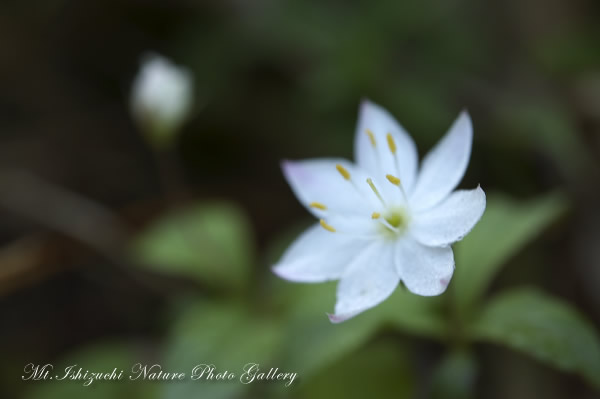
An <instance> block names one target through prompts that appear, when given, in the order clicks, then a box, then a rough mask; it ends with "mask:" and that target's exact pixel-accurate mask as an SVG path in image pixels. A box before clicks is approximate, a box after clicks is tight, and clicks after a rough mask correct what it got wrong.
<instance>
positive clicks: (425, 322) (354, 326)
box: [281, 282, 446, 378]
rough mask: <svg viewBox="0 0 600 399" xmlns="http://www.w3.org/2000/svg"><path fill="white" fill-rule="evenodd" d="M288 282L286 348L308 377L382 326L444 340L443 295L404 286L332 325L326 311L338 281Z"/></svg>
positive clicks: (289, 361)
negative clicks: (426, 294) (421, 294)
mask: <svg viewBox="0 0 600 399" xmlns="http://www.w3.org/2000/svg"><path fill="white" fill-rule="evenodd" d="M281 285H282V286H283V285H285V286H287V290H286V293H287V295H288V298H287V299H286V300H285V301H284V304H283V308H284V309H283V311H284V312H285V313H286V316H287V319H288V320H287V323H286V325H287V327H288V331H287V336H286V341H287V342H292V343H293V344H292V345H289V346H287V347H286V348H285V350H286V353H285V355H284V359H285V364H286V367H287V368H290V369H294V370H297V371H298V372H299V373H301V375H302V377H303V378H310V376H312V375H315V374H317V373H318V372H319V371H320V370H322V369H323V368H324V367H326V366H328V365H330V364H332V363H334V362H335V361H337V360H339V359H340V358H341V357H343V356H346V355H348V354H349V353H352V352H353V351H355V350H357V349H358V348H360V347H362V345H364V343H365V342H367V341H368V340H369V339H370V338H371V337H373V335H375V334H376V333H377V332H378V331H379V330H380V329H381V328H382V327H385V326H392V327H394V328H397V329H398V330H400V331H403V332H408V333H410V334H414V335H417V336H425V337H429V338H435V339H442V338H444V337H445V333H446V321H445V319H444V318H443V316H442V313H441V309H440V306H439V305H440V304H441V301H440V299H439V298H424V297H418V296H416V295H413V294H411V293H409V292H406V291H404V290H403V288H401V287H399V288H398V289H397V290H396V292H394V294H392V296H391V297H390V298H388V299H387V300H386V301H384V302H383V303H382V304H380V305H378V306H376V307H375V308H373V309H369V310H367V311H365V312H363V313H361V314H359V315H358V316H356V317H354V318H352V319H350V320H347V321H345V322H343V323H340V324H332V323H331V322H330V321H329V319H328V317H327V315H326V313H327V312H331V311H332V310H333V307H334V302H335V295H336V294H335V290H336V283H326V284H310V285H297V284H296V285H293V284H291V283H288V282H281Z"/></svg>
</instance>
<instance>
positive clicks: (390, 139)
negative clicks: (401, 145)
mask: <svg viewBox="0 0 600 399" xmlns="http://www.w3.org/2000/svg"><path fill="white" fill-rule="evenodd" d="M387 143H388V147H390V151H391V152H392V154H395V153H396V142H395V141H394V138H393V137H392V134H391V133H388V134H387Z"/></svg>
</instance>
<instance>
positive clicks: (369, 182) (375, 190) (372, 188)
mask: <svg viewBox="0 0 600 399" xmlns="http://www.w3.org/2000/svg"><path fill="white" fill-rule="evenodd" d="M367 184H368V185H369V186H370V187H371V190H373V192H374V193H375V195H376V196H377V198H379V201H381V203H382V204H383V205H385V201H384V200H383V198H382V197H381V194H379V191H377V187H375V184H373V180H371V178H370V177H369V178H368V179H367Z"/></svg>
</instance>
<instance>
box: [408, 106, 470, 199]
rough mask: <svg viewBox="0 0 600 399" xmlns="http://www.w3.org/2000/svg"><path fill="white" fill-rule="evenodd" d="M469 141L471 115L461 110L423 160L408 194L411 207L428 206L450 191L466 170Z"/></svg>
mask: <svg viewBox="0 0 600 399" xmlns="http://www.w3.org/2000/svg"><path fill="white" fill-rule="evenodd" d="M472 141H473V127H472V124H471V118H470V117H469V114H467V112H465V111H463V112H462V113H461V114H460V115H459V116H458V118H457V119H456V121H455V122H454V123H453V124H452V126H451V127H450V130H448V133H446V135H445V136H444V137H443V138H442V139H441V140H440V141H439V143H437V144H436V146H435V147H434V148H433V149H432V150H431V151H430V152H429V154H427V156H425V158H424V159H423V163H422V166H421V171H420V172H419V176H418V177H417V182H416V185H415V189H414V191H413V192H412V194H411V195H410V203H411V206H412V207H413V209H415V210H424V209H428V208H430V207H432V206H434V205H435V204H437V203H438V202H440V201H441V200H443V199H444V198H445V197H446V196H447V195H448V194H449V193H450V192H451V191H452V190H454V188H455V187H456V186H457V185H458V183H459V182H460V180H461V179H462V177H463V176H464V174H465V170H466V169H467V165H468V163H469V157H470V156H471V144H472Z"/></svg>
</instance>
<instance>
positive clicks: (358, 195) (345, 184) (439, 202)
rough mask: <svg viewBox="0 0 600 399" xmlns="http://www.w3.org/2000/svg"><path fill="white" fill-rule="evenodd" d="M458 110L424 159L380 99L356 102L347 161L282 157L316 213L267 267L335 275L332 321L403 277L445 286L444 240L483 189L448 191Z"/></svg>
mask: <svg viewBox="0 0 600 399" xmlns="http://www.w3.org/2000/svg"><path fill="white" fill-rule="evenodd" d="M472 139H473V132H472V126H471V120H470V118H469V115H468V114H467V113H466V112H463V113H461V114H460V115H459V117H458V118H457V119H456V121H455V122H454V124H453V125H452V126H451V127H450V130H449V131H448V133H447V134H446V135H445V136H444V137H443V138H442V140H441V141H440V142H439V143H438V144H437V145H436V146H435V147H434V148H433V149H432V150H431V151H430V152H429V154H428V155H427V156H426V157H425V158H424V159H423V162H422V164H421V167H420V170H418V165H417V164H418V155H417V150H416V147H415V144H414V142H413V140H412V138H411V137H410V136H409V135H408V133H407V132H406V131H405V130H404V129H403V128H402V126H400V124H398V122H396V120H395V119H394V118H393V117H392V116H391V115H390V114H389V113H388V112H387V111H385V110H384V109H383V108H381V107H379V106H378V105H376V104H373V103H371V102H368V101H364V102H363V104H362V105H361V107H360V115H359V121H358V127H357V130H356V137H355V153H356V154H355V155H356V164H353V163H351V162H349V161H346V160H344V159H333V158H327V159H314V160H304V161H298V162H292V161H284V162H283V163H282V168H283V173H284V175H285V177H286V179H287V181H288V183H289V184H290V186H291V187H292V190H293V191H294V193H295V195H296V197H298V199H299V200H300V202H302V204H304V206H306V207H307V208H308V210H309V211H310V212H311V213H312V214H313V215H314V216H316V217H317V218H318V219H320V223H318V224H316V225H315V226H313V227H311V228H309V229H308V230H307V231H305V232H304V233H303V234H302V235H301V236H300V237H299V238H298V239H296V241H295V242H294V243H293V244H292V245H291V246H290V247H289V248H288V249H287V251H286V252H285V253H284V255H283V256H282V258H281V260H280V261H279V263H278V264H276V265H275V266H274V267H273V271H274V272H275V273H276V274H277V275H278V276H280V277H282V278H284V279H287V280H291V281H298V282H311V283H316V282H323V281H328V280H338V279H339V280H340V281H339V283H338V287H337V301H336V305H335V314H333V315H330V316H329V318H330V320H331V321H332V322H334V323H337V322H341V321H344V320H346V319H348V318H350V317H353V316H355V315H357V314H359V313H361V312H363V311H365V310H367V309H369V308H372V307H374V306H376V305H377V304H379V303H381V302H382V301H384V300H385V299H386V298H387V297H388V296H390V295H391V294H392V292H393V291H394V290H395V289H396V286H397V285H398V284H399V283H400V281H402V282H403V283H404V285H405V286H406V287H407V288H408V290H409V291H411V292H413V293H415V294H418V295H423V296H432V295H439V294H441V293H443V292H444V291H445V290H446V287H447V286H448V283H449V282H450V279H451V278H452V273H453V271H454V256H453V253H452V248H451V247H450V244H452V243H454V242H456V241H458V240H460V239H462V238H463V237H464V236H465V235H466V234H467V233H468V232H469V231H470V230H471V229H472V228H473V226H474V225H475V224H476V223H477V221H479V219H480V218H481V215H482V214H483V211H484V210H485V194H484V192H483V190H482V189H481V188H480V187H477V188H476V189H474V190H458V191H453V190H454V188H455V187H456V186H457V185H458V183H459V182H460V180H461V179H462V177H463V175H464V173H465V170H466V168H467V164H468V162H469V157H470V154H471V142H472Z"/></svg>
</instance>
